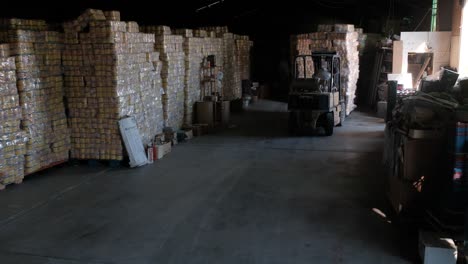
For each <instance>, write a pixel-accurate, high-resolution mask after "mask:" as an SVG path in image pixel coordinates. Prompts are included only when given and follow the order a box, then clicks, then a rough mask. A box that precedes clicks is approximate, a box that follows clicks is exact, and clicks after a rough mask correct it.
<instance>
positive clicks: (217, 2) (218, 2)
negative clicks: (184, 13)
mask: <svg viewBox="0 0 468 264" xmlns="http://www.w3.org/2000/svg"><path fill="white" fill-rule="evenodd" d="M222 2H224V0H219V1H216V2H213V3H211V4H209V5H206V6H202V7H200V8H198V9H197V10H195V12H200V11H202V10H203V9H206V8H210V7H212V6H214V5H217V4H221V3H222Z"/></svg>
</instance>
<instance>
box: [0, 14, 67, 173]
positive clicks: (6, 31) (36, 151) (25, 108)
mask: <svg viewBox="0 0 468 264" xmlns="http://www.w3.org/2000/svg"><path fill="white" fill-rule="evenodd" d="M2 25H3V28H2V30H3V34H2V35H1V38H2V40H3V41H6V42H8V43H9V44H10V53H11V55H12V56H14V57H15V63H16V76H17V88H18V91H19V99H20V105H21V107H22V116H23V117H22V127H23V128H24V129H25V130H26V132H27V135H28V136H29V140H28V142H27V145H26V156H25V159H26V162H25V174H31V173H34V172H36V171H38V170H41V169H43V168H46V167H49V166H53V165H54V164H57V163H62V162H64V161H66V160H68V157H69V150H70V132H69V129H68V124H67V118H66V114H65V107H64V101H63V77H62V67H61V60H62V57H61V52H62V50H63V35H62V34H61V33H58V32H55V31H44V29H46V27H47V25H46V24H45V22H44V21H42V20H20V19H9V20H4V21H3V22H2Z"/></svg>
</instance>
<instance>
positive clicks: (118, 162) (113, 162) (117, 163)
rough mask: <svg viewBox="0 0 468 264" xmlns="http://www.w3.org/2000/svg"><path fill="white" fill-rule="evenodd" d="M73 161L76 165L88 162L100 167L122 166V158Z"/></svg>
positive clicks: (90, 165) (87, 163) (91, 165)
mask: <svg viewBox="0 0 468 264" xmlns="http://www.w3.org/2000/svg"><path fill="white" fill-rule="evenodd" d="M71 163H72V164H74V165H78V164H86V165H88V166H89V167H93V168H94V167H99V166H101V165H105V166H108V167H110V168H119V167H121V166H122V160H98V159H89V160H80V159H73V160H71Z"/></svg>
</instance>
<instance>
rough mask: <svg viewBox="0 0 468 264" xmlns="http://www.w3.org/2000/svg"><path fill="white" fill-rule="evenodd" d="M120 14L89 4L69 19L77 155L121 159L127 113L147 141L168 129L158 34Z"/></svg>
mask: <svg viewBox="0 0 468 264" xmlns="http://www.w3.org/2000/svg"><path fill="white" fill-rule="evenodd" d="M106 15H107V16H106ZM119 18H120V14H119V13H118V12H117V11H112V12H106V13H104V12H103V11H101V10H93V9H88V10H86V11H85V12H84V13H83V14H82V15H81V16H79V17H78V18H77V19H75V20H74V21H71V22H67V23H65V24H64V29H65V50H64V55H63V66H64V70H65V92H66V98H67V108H68V113H69V122H70V125H71V132H72V133H71V141H72V149H71V158H73V159H84V160H117V161H118V160H122V159H123V158H124V154H125V152H124V148H123V144H122V139H121V135H120V131H119V126H118V121H119V120H120V119H122V118H124V117H128V116H133V117H135V119H136V121H137V126H138V129H139V133H140V135H141V137H142V141H143V143H144V144H145V145H146V144H148V143H150V142H151V141H152V139H153V138H154V136H155V135H156V134H158V133H160V132H161V131H162V129H163V118H162V117H163V112H162V100H161V94H160V93H161V89H160V84H161V83H160V79H159V77H158V75H159V71H160V69H161V64H160V62H159V56H160V54H158V53H157V52H155V50H154V43H155V38H154V34H143V33H140V32H139V27H138V24H137V23H136V22H123V21H119V20H118V19H119ZM88 28H89V31H87V30H85V29H88Z"/></svg>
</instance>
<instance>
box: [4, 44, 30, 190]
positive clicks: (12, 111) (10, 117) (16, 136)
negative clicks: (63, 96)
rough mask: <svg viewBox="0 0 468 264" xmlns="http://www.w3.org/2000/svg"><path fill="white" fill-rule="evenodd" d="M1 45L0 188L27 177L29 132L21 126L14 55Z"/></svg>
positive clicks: (7, 46) (6, 46)
mask: <svg viewBox="0 0 468 264" xmlns="http://www.w3.org/2000/svg"><path fill="white" fill-rule="evenodd" d="M9 53H10V47H9V45H8V44H1V45H0V189H3V188H4V186H5V185H8V184H11V183H19V182H21V181H22V180H23V178H24V155H25V153H26V145H25V144H26V142H27V136H26V133H24V132H23V131H21V130H20V122H21V118H22V115H21V106H20V102H19V95H18V90H17V87H16V71H15V70H16V67H15V58H14V57H10V55H9Z"/></svg>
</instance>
